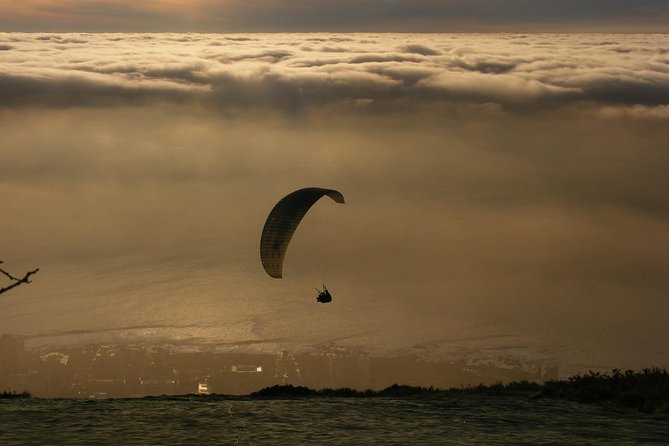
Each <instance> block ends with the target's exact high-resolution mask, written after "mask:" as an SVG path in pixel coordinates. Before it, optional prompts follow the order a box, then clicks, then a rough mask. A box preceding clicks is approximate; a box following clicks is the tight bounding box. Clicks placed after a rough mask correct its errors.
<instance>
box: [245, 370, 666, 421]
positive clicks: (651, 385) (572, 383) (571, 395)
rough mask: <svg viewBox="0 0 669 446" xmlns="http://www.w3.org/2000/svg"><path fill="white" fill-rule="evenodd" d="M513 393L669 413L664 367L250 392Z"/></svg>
mask: <svg viewBox="0 0 669 446" xmlns="http://www.w3.org/2000/svg"><path fill="white" fill-rule="evenodd" d="M463 394H478V395H513V396H526V397H531V398H562V399H567V400H569V401H576V402H580V403H599V404H603V405H605V406H607V407H611V408H618V409H621V408H626V409H634V410H638V411H640V412H644V413H669V374H668V373H667V371H666V370H664V369H659V368H651V369H643V370H642V371H640V372H635V371H633V370H627V371H625V372H622V371H620V370H618V369H614V370H613V371H612V373H611V374H608V373H599V372H590V373H588V374H587V375H576V376H572V377H570V378H568V379H566V380H558V381H548V382H545V383H543V384H539V383H535V382H529V381H520V382H512V383H509V384H501V383H499V384H493V385H491V386H485V385H479V386H475V387H463V388H459V389H455V388H454V389H438V388H434V387H414V386H406V385H397V384H395V385H392V386H390V387H387V388H385V389H383V390H364V391H359V390H354V389H350V388H341V389H321V390H314V389H310V388H307V387H302V386H293V385H275V386H272V387H266V388H264V389H262V390H259V391H258V392H254V393H252V394H250V395H249V396H251V397H260V398H286V397H347V398H351V397H354V398H366V397H367V398H369V397H415V396H430V395H431V396H440V395H444V396H445V395H463Z"/></svg>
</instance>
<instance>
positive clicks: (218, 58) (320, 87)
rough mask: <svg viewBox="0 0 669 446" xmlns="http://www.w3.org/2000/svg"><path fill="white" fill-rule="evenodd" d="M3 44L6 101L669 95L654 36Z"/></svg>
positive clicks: (509, 101) (369, 101) (241, 102)
mask: <svg viewBox="0 0 669 446" xmlns="http://www.w3.org/2000/svg"><path fill="white" fill-rule="evenodd" d="M0 48H1V49H2V51H0V73H2V74H0V106H3V107H11V106H33V105H34V106H78V105H83V106H95V105H99V106H107V105H123V104H138V103H147V102H156V101H166V102H170V103H185V102H188V103H195V102H197V103H200V104H204V105H206V106H210V107H214V108H218V109H234V108H249V107H271V108H275V109H281V110H290V111H300V110H304V109H305V108H309V107H314V106H328V105H331V104H341V103H348V104H349V105H358V106H360V107H368V108H373V107H375V106H377V107H381V108H383V109H386V108H387V107H391V106H392V107H403V106H407V105H416V104H424V103H429V104H434V103H475V104H491V105H494V106H499V107H502V108H509V107H513V108H526V109H530V110H533V109H539V108H551V107H558V106H564V105H568V104H573V103H578V102H590V103H594V104H597V105H611V106H620V105H638V106H642V107H651V108H653V107H657V106H661V105H665V104H667V103H669V39H668V38H667V36H664V35H547V34H541V35H480V36H474V35H456V34H453V35H438V34H434V35H374V34H347V35H340V34H334V35H330V34H303V35H300V34H279V35H271V34H268V35H257V34H249V35H227V36H226V35H215V34H101V35H96V34H0ZM665 111H666V110H664V109H662V108H660V109H655V111H654V114H655V115H665Z"/></svg>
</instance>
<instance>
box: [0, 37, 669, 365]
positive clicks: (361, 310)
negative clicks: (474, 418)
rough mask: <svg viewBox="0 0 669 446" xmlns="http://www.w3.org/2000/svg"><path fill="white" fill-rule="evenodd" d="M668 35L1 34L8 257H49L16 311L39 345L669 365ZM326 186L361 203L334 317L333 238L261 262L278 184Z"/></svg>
mask: <svg viewBox="0 0 669 446" xmlns="http://www.w3.org/2000/svg"><path fill="white" fill-rule="evenodd" d="M668 48H669V42H667V38H666V36H650V35H633V36H612V35H574V36H566V35H533V36H525V35H495V36H490V35H479V36H472V35H395V34H391V35H381V34H347V35H342V34H307V35H299V34H290V35H289V34H279V35H277V34H272V35H261V34H235V35H213V34H211V35H210V34H207V35H203V34H102V35H98V34H13V33H11V34H0V49H1V50H0V117H1V119H0V154H1V156H2V160H3V163H2V164H0V178H2V181H0V193H1V194H2V197H3V203H4V204H3V233H4V234H5V235H4V237H3V239H2V242H1V244H0V251H1V252H2V253H3V254H2V255H3V256H4V257H5V258H3V260H5V261H6V262H9V261H11V262H12V264H13V265H14V266H15V267H16V269H17V270H22V269H26V270H27V269H28V268H34V267H37V266H38V267H40V277H39V278H36V280H35V283H34V284H32V285H30V286H26V287H21V289H19V290H17V291H16V293H15V294H13V295H12V296H10V297H11V299H3V300H2V301H0V325H2V327H3V330H5V331H8V332H14V333H22V334H26V335H32V336H39V337H37V338H34V339H35V342H43V341H44V340H45V339H47V340H56V341H57V342H61V341H63V339H67V341H68V342H69V341H72V342H76V340H81V339H85V340H112V341H113V340H117V341H118V340H120V341H124V342H126V341H127V342H153V341H164V342H171V343H175V344H189V345H198V346H201V345H207V346H212V345H213V346H219V347H223V348H257V349H261V350H262V349H265V350H273V349H278V348H310V347H312V346H314V345H316V344H318V343H321V342H326V341H330V340H335V341H337V342H342V343H349V344H352V345H358V346H360V347H363V348H367V349H370V350H373V351H375V352H384V351H389V350H390V351H393V350H397V349H409V350H411V349H414V348H419V346H420V348H421V349H422V350H421V351H425V348H424V347H425V346H426V345H427V346H429V348H428V350H429V349H433V351H431V354H434V355H439V354H442V353H443V352H444V351H453V350H457V349H460V348H476V347H480V346H488V347H491V346H492V347H508V348H521V349H525V350H527V351H531V352H541V353H546V354H550V355H555V356H557V357H559V359H560V360H561V361H562V362H563V363H571V364H573V363H576V362H578V361H584V360H589V361H591V362H597V363H599V364H603V363H606V364H607V365H609V366H616V367H626V366H634V367H637V366H647V365H649V362H652V365H667V360H668V358H669V352H667V346H666V345H665V344H666V343H665V342H664V341H663V339H664V338H663V336H662V334H663V333H664V327H666V325H667V323H668V322H669V321H667V320H666V319H667V316H666V315H667V314H669V308H667V302H666V299H665V294H666V289H667V287H668V285H669V284H668V283H667V277H669V264H668V263H667V258H666V252H667V250H668V249H669V227H668V226H667V222H666V216H667V214H668V213H669V208H668V205H667V203H669V197H668V196H667V194H668V192H667V191H669V185H668V184H667V176H666V172H667V171H669V158H668V157H667V152H666V141H667V140H668V139H669V135H668V130H667V128H668V126H667V119H669V115H668V114H667V104H668V103H669V71H668V70H667V66H668V65H667V64H668V62H669V59H668V58H667V54H668V52H667V51H668ZM312 185H314V186H324V187H334V188H336V189H338V190H341V191H342V192H343V193H344V195H345V196H346V198H347V204H346V205H345V206H342V207H341V208H342V209H330V208H328V207H327V204H328V203H323V205H324V206H323V209H319V211H320V212H322V213H323V214H322V216H321V218H320V221H325V222H327V221H328V218H327V217H328V215H329V214H327V213H328V212H338V214H337V215H338V217H337V220H338V224H337V225H335V227H332V228H331V229H330V230H329V231H328V238H329V239H330V240H333V239H334V240H337V241H338V242H337V243H336V246H333V247H331V248H330V249H329V253H328V255H329V256H331V261H330V264H329V265H330V267H329V269H330V279H328V281H329V283H328V286H329V287H330V288H331V289H332V291H333V295H334V299H335V301H334V302H333V304H332V305H330V306H320V307H314V304H313V300H314V296H312V295H311V292H312V290H313V287H314V286H316V285H320V280H322V278H321V277H319V276H318V274H315V273H314V272H313V267H312V264H313V263H314V260H315V259H317V258H319V255H320V251H318V250H315V249H314V248H313V246H315V245H316V243H313V245H312V241H314V240H315V239H317V238H318V231H316V233H315V234H308V233H305V234H304V235H305V237H304V238H303V239H298V240H296V241H297V242H298V244H297V245H296V249H298V250H300V252H301V253H302V255H293V254H291V253H290V252H289V254H288V255H289V256H291V260H290V264H289V265H287V269H286V271H287V273H290V274H287V276H286V280H283V281H273V280H271V279H269V278H267V277H266V276H265V275H264V273H263V271H262V268H261V266H260V262H259V259H258V253H257V249H258V238H259V236H260V229H261V227H262V224H263V222H264V219H265V217H266V214H267V212H269V210H270V209H271V207H272V205H273V204H274V203H275V202H276V200H278V199H279V198H280V197H281V196H282V195H284V194H285V193H287V192H289V191H291V190H294V189H296V188H299V187H304V186H312ZM323 217H325V218H323ZM305 223H306V225H305V227H304V229H306V230H307V231H310V230H316V229H319V228H317V227H316V226H315V225H313V224H310V222H309V221H305ZM320 231H323V229H322V228H320ZM330 231H331V232H330ZM295 252H297V251H295ZM23 264H25V265H26V268H22V267H21V266H22V265H23ZM630 327H631V328H630ZM473 338H478V339H483V340H484V341H481V343H478V344H477V343H476V342H474V341H472V339H473Z"/></svg>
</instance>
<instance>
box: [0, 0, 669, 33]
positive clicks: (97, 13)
mask: <svg viewBox="0 0 669 446" xmlns="http://www.w3.org/2000/svg"><path fill="white" fill-rule="evenodd" d="M0 30H3V31H27V32H46V31H55V32H67V31H81V32H96V31H97V32H99V31H133V32H156V31H161V32H162V31H172V32H226V33H230V32H277V31H280V32H306V31H309V32H313V31H327V32H361V31H365V32H491V31H493V32H500V31H502V32H667V31H669V4H668V3H667V2H666V0H633V1H630V0H559V1H558V0H280V1H278V0H162V1H158V0H143V1H134V0H24V1H20V2H17V1H11V0H0Z"/></svg>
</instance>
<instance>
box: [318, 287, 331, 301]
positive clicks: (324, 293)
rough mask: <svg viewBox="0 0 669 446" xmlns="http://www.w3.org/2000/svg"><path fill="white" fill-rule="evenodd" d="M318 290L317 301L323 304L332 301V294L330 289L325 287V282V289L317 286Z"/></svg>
mask: <svg viewBox="0 0 669 446" xmlns="http://www.w3.org/2000/svg"><path fill="white" fill-rule="evenodd" d="M316 291H318V297H317V298H316V302H320V303H322V304H326V303H328V302H332V295H331V294H330V292H329V291H328V289H327V288H326V287H325V284H323V289H322V290H319V289H318V288H316Z"/></svg>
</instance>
